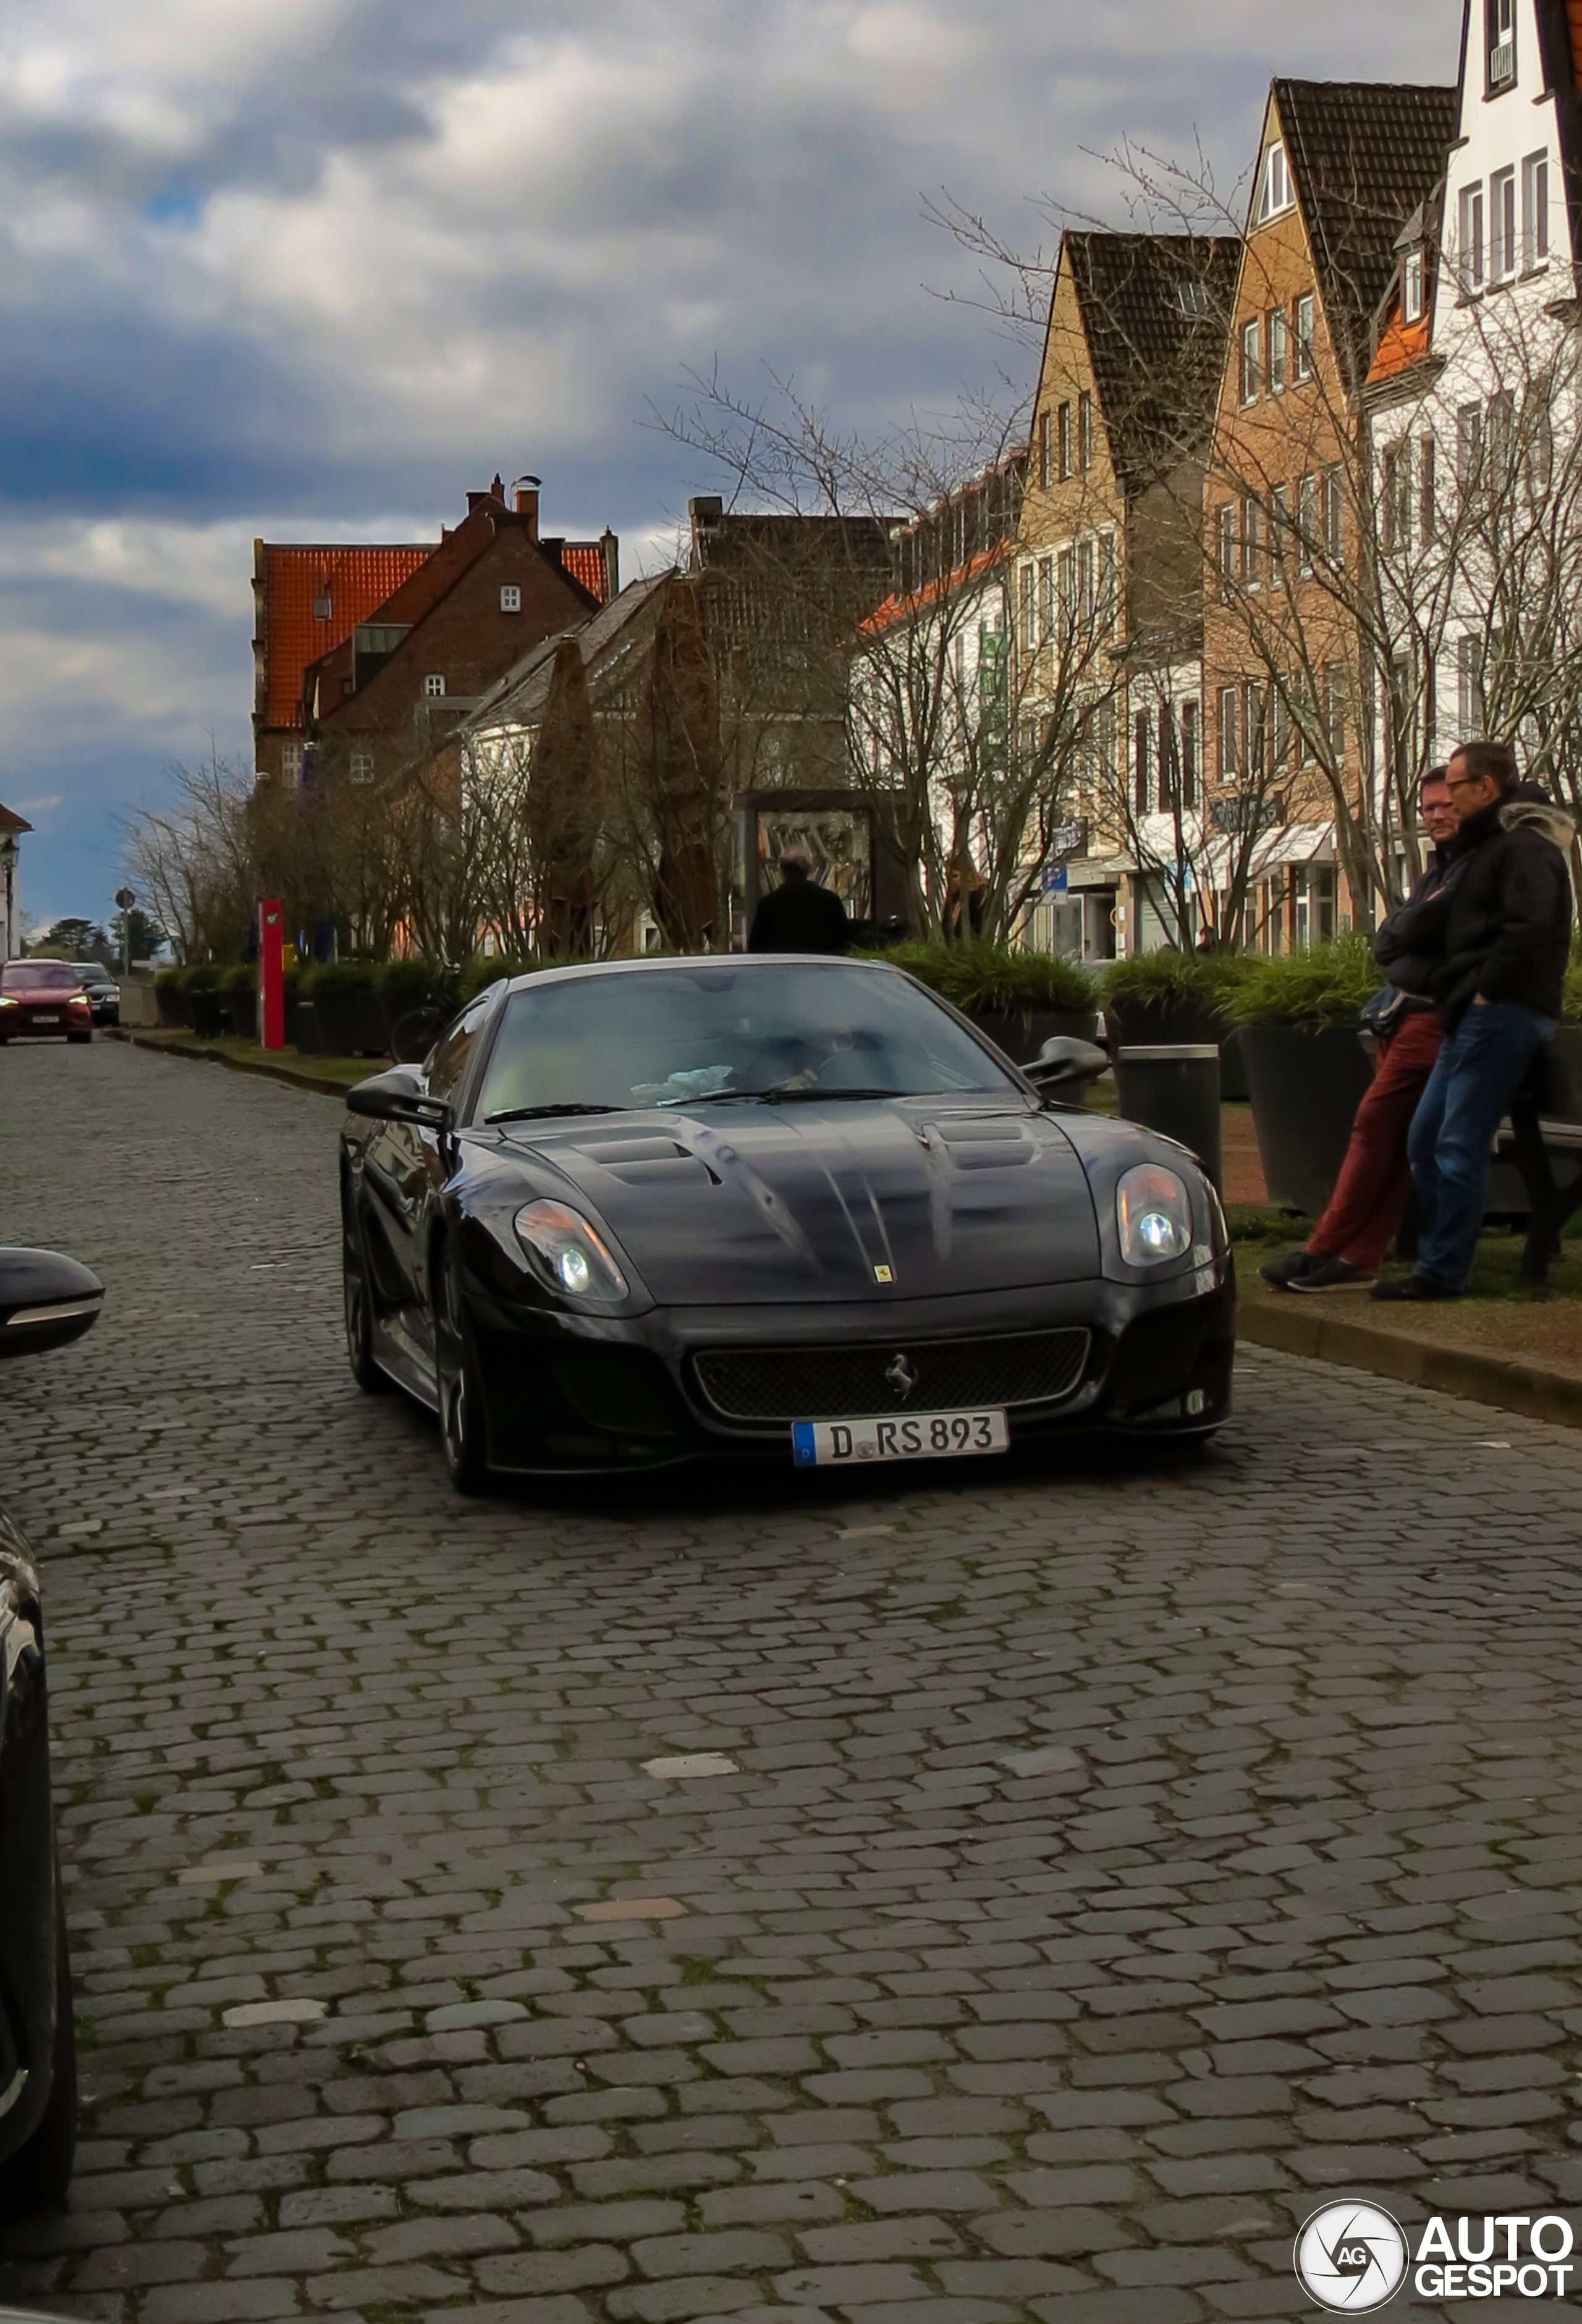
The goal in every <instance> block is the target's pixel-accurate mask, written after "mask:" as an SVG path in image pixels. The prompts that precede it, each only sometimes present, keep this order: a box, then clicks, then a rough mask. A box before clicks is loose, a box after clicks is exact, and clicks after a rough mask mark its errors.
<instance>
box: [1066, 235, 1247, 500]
mask: <svg viewBox="0 0 1582 2324" xmlns="http://www.w3.org/2000/svg"><path fill="white" fill-rule="evenodd" d="M1240 249H1241V244H1240V243H1239V242H1238V241H1237V240H1236V238H1235V235H1189V234H1102V233H1097V232H1082V233H1073V234H1068V235H1066V236H1065V237H1064V240H1063V241H1062V243H1061V246H1060V260H1061V263H1062V265H1067V266H1069V268H1070V271H1071V281H1072V284H1073V287H1074V289H1075V291H1076V293H1077V304H1078V312H1079V313H1080V315H1081V318H1082V330H1083V336H1084V338H1085V339H1086V341H1087V357H1088V362H1089V364H1091V366H1092V370H1093V383H1094V389H1095V392H1096V395H1097V397H1098V406H1099V410H1100V413H1101V414H1102V416H1103V419H1104V424H1105V435H1106V441H1107V442H1108V445H1109V447H1110V457H1111V460H1112V462H1113V463H1114V466H1115V472H1116V474H1117V475H1118V476H1119V477H1120V479H1121V482H1122V484H1123V485H1124V487H1125V488H1126V489H1127V490H1128V491H1131V490H1135V489H1138V488H1139V487H1141V486H1142V485H1143V484H1146V483H1148V482H1149V481H1151V480H1152V478H1154V477H1156V476H1157V475H1158V474H1159V473H1160V470H1161V465H1163V466H1170V465H1172V464H1173V463H1174V462H1175V461H1176V460H1178V459H1180V458H1181V457H1183V456H1185V455H1189V454H1190V453H1192V452H1195V451H1200V450H1201V449H1202V448H1203V447H1204V446H1205V445H1206V443H1207V438H1208V435H1209V431H1210V429H1212V426H1213V421H1214V410H1215V402H1216V399H1217V393H1218V388H1219V380H1220V374H1221V371H1222V369H1223V366H1224V362H1225V344H1226V332H1227V331H1228V329H1229V327H1230V312H1231V303H1232V300H1233V299H1234V297H1235V281H1236V266H1237V260H1238V254H1239V253H1240ZM1053 327H1054V303H1053V301H1052V300H1051V301H1050V328H1051V329H1052V328H1053Z"/></svg>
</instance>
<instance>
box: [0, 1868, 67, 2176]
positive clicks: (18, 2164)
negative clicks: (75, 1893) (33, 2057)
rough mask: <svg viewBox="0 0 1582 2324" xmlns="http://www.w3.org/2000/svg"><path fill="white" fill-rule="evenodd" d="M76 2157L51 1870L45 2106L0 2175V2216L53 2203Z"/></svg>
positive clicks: (62, 1919)
mask: <svg viewBox="0 0 1582 2324" xmlns="http://www.w3.org/2000/svg"><path fill="white" fill-rule="evenodd" d="M76 2156H77V2021H76V2019H75V2017H74V2016H73V2015H72V2007H71V1957H70V1955H69V1952H68V1951H67V1950H66V1898H65V1895H64V1892H63V1890H62V1888H61V1886H60V1866H59V1865H58V1864H57V1866H56V1867H55V2047H54V2050H53V2052H52V2053H51V2061H50V2102H49V2104H48V2106H46V2107H45V2108H44V2111H43V2114H42V2117H41V2119H40V2122H39V2126H38V2128H37V2129H36V2130H35V2131H34V2133H33V2135H32V2137H31V2138H30V2139H29V2140H28V2142H27V2144H26V2145H25V2146H22V2147H19V2148H18V2149H17V2151H16V2153H14V2155H13V2156H12V2158H11V2160H10V2162H9V2163H6V2164H5V2167H4V2170H3V2171H0V2211H3V2212H5V2213H6V2214H7V2215H9V2216H10V2217H12V2218H15V2217H17V2216H19V2215H23V2214H26V2213H27V2212H30V2211H42V2210H43V2209H45V2207H46V2206H47V2205H48V2204H51V2203H58V2202H60V2199H61V2198H62V2196H63V2195H64V2194H65V2192H66V2190H67V2188H68V2187H69V2185H70V2183H71V2165H72V2163H73V2162H74V2161H75V2160H76Z"/></svg>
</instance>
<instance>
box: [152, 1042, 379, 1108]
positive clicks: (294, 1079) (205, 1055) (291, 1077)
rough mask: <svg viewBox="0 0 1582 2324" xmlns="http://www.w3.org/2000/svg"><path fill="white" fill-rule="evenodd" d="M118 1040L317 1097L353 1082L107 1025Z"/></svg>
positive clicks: (343, 1092) (342, 1093) (337, 1094)
mask: <svg viewBox="0 0 1582 2324" xmlns="http://www.w3.org/2000/svg"><path fill="white" fill-rule="evenodd" d="M106 1029H107V1030H111V1031H113V1032H114V1033H115V1034H116V1037H117V1039H119V1040H123V1041H127V1042H129V1043H130V1044H131V1046H132V1047H133V1048H134V1049H147V1050H148V1051H149V1053H150V1055H151V1056H156V1057H190V1058H192V1059H193V1060H194V1061H195V1062H196V1063H197V1064H199V1065H224V1066H226V1067H227V1070H228V1071H229V1072H231V1073H233V1074H256V1075H257V1076H258V1077H259V1078H260V1079H261V1080H264V1081H268V1082H282V1083H283V1084H285V1086H286V1088H287V1089H295V1090H308V1091H310V1092H311V1093H312V1094H313V1096H315V1097H338V1098H344V1097H345V1095H346V1093H347V1089H348V1088H349V1087H350V1084H349V1083H347V1082H332V1081H329V1080H328V1079H327V1078H326V1076H325V1075H324V1074H300V1073H298V1072H297V1070H296V1069H295V1067H294V1066H292V1065H265V1064H264V1063H263V1061H262V1060H260V1061H259V1062H258V1063H256V1064H254V1061H253V1059H252V1058H251V1057H230V1056H227V1055H226V1052H225V1051H224V1050H223V1049H210V1048H207V1047H201V1048H191V1047H186V1046H184V1045H181V1044H178V1043H177V1042H174V1041H160V1040H153V1039H151V1038H150V1037H149V1036H148V1035H147V1034H146V1033H134V1032H131V1031H129V1030H128V1028H126V1027H125V1025H118V1026H115V1027H111V1028H106Z"/></svg>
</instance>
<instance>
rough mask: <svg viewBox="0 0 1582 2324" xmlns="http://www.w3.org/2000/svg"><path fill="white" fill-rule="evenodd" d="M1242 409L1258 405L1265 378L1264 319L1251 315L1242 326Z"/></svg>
mask: <svg viewBox="0 0 1582 2324" xmlns="http://www.w3.org/2000/svg"><path fill="white" fill-rule="evenodd" d="M1241 346H1242V407H1243V409H1244V410H1245V408H1246V407H1247V405H1248V404H1250V403H1256V402H1257V401H1258V397H1259V395H1260V393H1261V392H1262V388H1263V317H1262V316H1261V315H1249V316H1248V317H1247V319H1246V321H1245V322H1244V324H1243V325H1242V338H1241Z"/></svg>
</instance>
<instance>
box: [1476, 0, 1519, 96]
mask: <svg viewBox="0 0 1582 2324" xmlns="http://www.w3.org/2000/svg"><path fill="white" fill-rule="evenodd" d="M1484 7H1485V22H1486V23H1487V26H1488V62H1489V95H1490V96H1491V97H1497V96H1498V95H1499V94H1500V92H1501V90H1502V89H1506V88H1514V87H1515V84H1516V0H1484Z"/></svg>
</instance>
